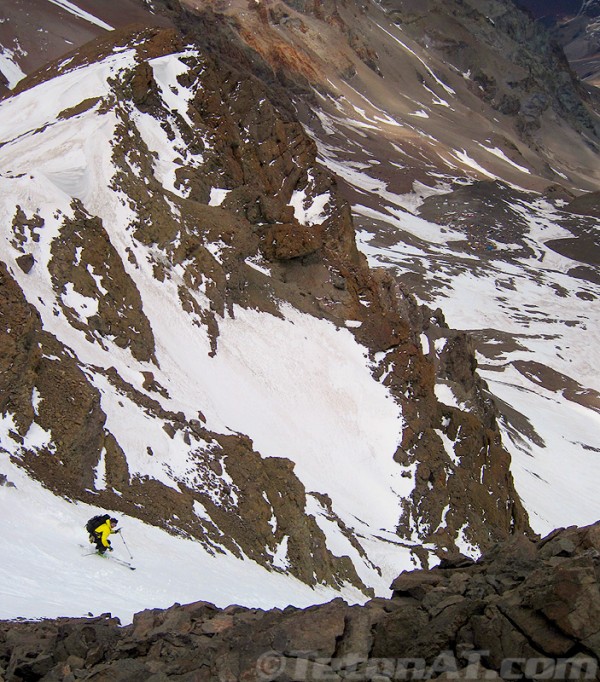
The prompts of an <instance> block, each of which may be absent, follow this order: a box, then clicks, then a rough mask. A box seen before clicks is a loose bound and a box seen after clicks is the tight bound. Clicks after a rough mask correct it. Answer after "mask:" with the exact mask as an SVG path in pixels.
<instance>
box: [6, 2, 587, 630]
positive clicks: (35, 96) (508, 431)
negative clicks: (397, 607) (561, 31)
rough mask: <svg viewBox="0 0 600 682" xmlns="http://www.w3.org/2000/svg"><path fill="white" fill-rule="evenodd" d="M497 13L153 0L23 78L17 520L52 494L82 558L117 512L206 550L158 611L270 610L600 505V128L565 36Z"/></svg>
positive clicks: (142, 549)
mask: <svg viewBox="0 0 600 682" xmlns="http://www.w3.org/2000/svg"><path fill="white" fill-rule="evenodd" d="M95 4H96V3H93V2H92V1H91V0H90V2H89V3H88V4H84V3H82V4H81V5H80V10H85V11H86V12H88V13H90V12H92V10H94V6H95ZM480 5H481V3H479V4H478V3H468V2H465V3H458V2H450V0H446V1H442V0H440V1H434V0H430V1H429V2H425V3H419V4H418V5H416V4H415V5H414V6H413V4H412V3H408V2H402V3H396V4H389V5H387V4H385V3H384V4H372V5H368V6H365V5H362V4H360V3H359V4H354V3H352V2H347V3H343V4H342V3H340V4H337V3H322V4H321V3H315V4H312V3H302V2H295V3H290V4H284V3H282V2H277V3H270V4H262V3H257V4H256V5H255V6H252V7H247V6H246V5H245V4H242V3H240V4H237V3H235V2H232V3H230V4H228V5H227V6H223V7H221V8H212V7H211V8H203V7H201V6H200V5H199V4H198V3H195V2H194V3H191V2H190V3H188V2H185V3H183V4H182V6H179V5H178V4H176V3H172V2H165V3H162V2H158V1H155V2H153V3H151V7H150V9H151V10H152V14H151V15H149V20H148V23H149V24H151V27H150V28H135V29H134V28H131V27H127V28H122V29H117V30H109V29H110V28H112V26H114V25H116V22H115V21H114V19H113V17H112V15H111V14H109V13H106V14H98V15H94V14H92V15H90V16H96V18H98V21H100V18H99V17H102V19H101V21H102V22H104V23H105V24H106V25H105V26H102V25H99V24H98V21H97V22H95V23H94V21H91V20H90V19H89V17H88V18H84V19H83V21H86V22H87V23H88V24H90V25H91V26H95V27H96V28H95V29H93V30H94V32H95V33H97V34H98V35H99V37H97V38H96V39H94V40H93V41H92V42H89V43H86V44H85V45H84V46H83V47H82V48H81V49H79V50H77V51H75V52H73V53H71V54H69V55H68V56H66V57H62V58H60V59H58V60H55V61H54V62H52V63H50V64H49V65H48V66H46V67H44V68H43V69H41V70H38V71H36V72H33V73H32V74H31V76H30V77H29V78H25V79H23V80H19V81H18V84H16V83H15V84H14V85H13V87H14V89H15V94H12V96H9V97H6V98H5V99H4V100H3V101H2V102H0V131H1V136H2V139H1V140H0V184H1V189H2V191H1V192H0V212H1V215H2V218H3V220H2V223H1V224H2V241H1V247H0V261H1V264H0V284H1V286H0V312H1V314H2V317H3V320H4V324H3V326H2V328H1V329H0V362H1V367H2V373H1V374H0V443H1V445H0V475H1V476H2V478H1V481H2V483H3V485H1V486H0V507H1V508H2V509H4V510H8V509H10V510H12V511H11V512H10V518H11V519H12V520H13V521H14V524H15V529H16V530H15V532H16V533H18V532H19V529H22V531H23V533H24V534H29V533H30V532H31V527H30V525H29V524H28V522H27V521H26V520H25V517H26V516H27V512H26V509H27V505H28V504H29V505H30V506H31V508H30V514H31V517H32V518H35V519H39V518H42V517H43V515H44V509H46V508H48V507H49V506H50V507H52V508H54V509H55V510H57V514H58V519H55V520H52V522H51V528H52V533H56V534H59V536H60V538H61V543H62V544H61V546H62V547H64V548H65V552H67V553H68V550H67V549H66V547H67V545H66V539H65V537H64V532H63V531H62V530H59V526H61V525H62V524H65V523H66V524H67V525H68V526H69V527H70V528H72V527H73V526H76V527H77V528H80V527H81V526H82V524H83V523H84V522H85V519H86V518H87V517H88V516H91V515H92V513H94V512H95V511H96V510H97V509H108V510H112V511H114V512H115V513H118V514H119V516H121V517H122V516H125V518H126V520H128V521H129V524H130V527H131V528H132V529H135V533H136V539H139V542H137V543H136V544H137V555H138V557H139V556H140V555H142V556H144V557H145V562H144V563H145V564H146V565H147V566H149V565H150V564H149V563H148V561H147V557H148V554H147V553H149V552H152V548H153V545H156V546H159V547H167V546H168V547H169V548H170V549H169V551H170V552H172V553H173V556H175V557H177V555H178V553H179V555H180V557H181V558H180V563H182V564H186V565H185V567H183V566H180V567H179V568H178V570H181V571H182V573H181V574H180V575H181V578H180V580H179V581H173V583H172V584H170V586H169V588H168V589H167V590H166V591H165V593H164V594H161V595H160V599H161V603H162V602H163V601H164V600H165V599H166V600H168V599H169V598H171V599H173V600H175V599H180V598H183V597H179V595H180V594H184V595H185V598H186V599H188V600H189V599H194V598H203V596H206V593H207V591H210V594H211V595H215V596H214V597H211V599H213V600H214V601H217V602H219V603H221V601H222V600H223V599H225V598H226V599H228V600H230V601H239V602H242V603H245V604H254V605H259V606H261V607H268V606H272V605H280V604H282V603H284V600H285V597H282V596H281V594H282V593H283V594H285V590H286V586H287V589H289V594H290V598H289V602H288V603H291V602H294V603H297V604H299V605H300V604H301V605H305V604H306V603H310V600H311V596H310V595H314V601H320V600H323V599H324V598H326V597H327V596H330V595H331V594H334V593H336V592H337V591H341V593H342V594H343V595H344V596H345V597H346V598H347V599H350V600H355V601H356V600H364V599H365V598H366V596H367V595H372V594H378V595H384V594H387V591H388V586H389V584H390V581H391V580H392V578H393V577H394V576H396V575H397V574H398V572H399V571H400V570H402V569H408V568H410V567H413V566H418V567H424V568H426V567H428V566H430V565H434V564H435V563H437V562H439V560H440V557H442V556H444V555H445V554H447V553H448V552H450V553H452V552H455V551H456V550H460V551H461V552H463V553H465V554H469V555H472V556H476V555H477V554H478V553H479V551H480V550H482V549H485V548H487V547H490V546H491V545H493V544H494V543H496V542H497V541H500V540H504V539H506V538H508V537H510V536H511V535H522V534H530V535H531V529H530V526H529V524H530V520H531V524H532V526H533V530H534V531H537V532H547V531H549V530H550V529H551V528H553V527H555V526H557V525H561V524H563V525H564V524H566V523H588V522H590V521H592V520H594V519H595V518H597V517H598V515H599V514H598V512H599V511H600V507H599V504H600V503H599V502H598V499H597V496H596V494H595V485H594V484H595V481H596V480H598V479H597V475H598V470H599V465H598V459H597V455H598V452H600V443H599V442H598V438H597V433H598V429H597V427H598V421H599V417H598V412H599V411H600V395H599V394H598V390H599V389H600V387H599V386H598V383H597V372H596V369H595V368H596V359H597V356H596V351H595V349H596V348H597V341H598V324H597V323H598V314H597V304H595V302H596V300H597V298H598V289H599V288H600V277H599V275H598V267H597V266H598V243H597V236H596V232H597V230H596V228H597V225H598V219H599V217H600V216H599V215H598V209H597V207H598V196H599V195H598V191H599V190H600V166H598V163H597V161H598V156H599V149H600V117H599V114H598V111H597V109H596V108H595V102H594V100H593V98H590V97H589V96H588V94H587V91H586V90H585V89H584V88H582V87H581V84H580V83H579V82H578V81H577V80H576V79H574V78H573V74H572V72H571V71H570V70H569V67H568V64H567V62H566V60H565V58H564V55H562V53H560V51H558V50H556V48H554V47H552V45H551V44H550V43H548V42H547V36H546V33H545V32H544V31H543V29H542V28H541V27H538V26H536V24H534V23H533V22H532V20H531V18H530V17H529V16H528V15H527V14H526V13H520V12H518V11H516V10H515V8H514V6H513V5H512V4H511V3H508V2H500V1H493V0H489V2H486V3H485V5H486V6H485V13H483V10H482V9H481V7H480ZM478 6H479V9H478ZM58 7H59V9H61V10H65V7H68V13H70V14H73V11H74V10H73V7H77V5H75V4H74V3H70V2H60V3H58ZM131 8H132V12H133V11H134V10H135V12H137V13H143V12H144V11H145V10H144V5H143V4H135V3H133V2H132V3H131ZM45 10H46V11H47V10H48V8H47V7H45ZM105 10H106V7H105ZM94 11H95V10H94ZM113 11H114V8H113ZM57 16H58V15H57ZM137 16H138V15H137V14H136V19H137ZM79 20H82V19H81V17H79ZM13 21H14V20H13V19H11V20H10V22H13ZM10 22H9V23H10ZM169 25H171V26H174V27H175V28H164V26H169ZM13 28H14V26H13ZM78 30H79V28H78ZM80 35H81V34H80ZM524 45H525V46H526V47H524ZM5 54H6V50H5ZM32 70H33V69H32ZM466 331H468V332H469V334H466V333H465V332H466ZM590 349H591V350H590ZM511 458H512V464H511ZM24 472H26V475H25V474H24ZM513 475H514V477H515V482H516V486H515V482H513ZM40 484H41V485H42V486H43V487H40ZM44 488H45V489H47V490H44ZM48 491H50V492H48ZM50 493H52V494H54V495H55V496H57V497H54V498H52V497H50ZM61 497H62V498H65V499H67V500H69V501H70V502H71V503H72V504H69V505H65V504H64V503H63V502H62V501H61V500H60V499H59V498H61ZM50 499H54V500H55V501H54V502H49V501H48V500H50ZM28 501H29V502H28ZM7 514H8V512H7ZM50 514H52V512H51V511H50ZM528 514H529V518H528ZM7 518H9V517H8V516H7ZM142 522H143V523H142ZM144 524H148V525H149V526H155V527H156V528H158V529H162V531H164V532H165V533H168V534H170V535H173V536H175V537H176V538H179V540H175V539H173V540H172V539H170V538H169V539H167V536H166V535H164V533H161V532H160V531H158V530H155V529H153V530H149V529H147V528H148V527H147V526H144ZM150 538H152V540H151V541H150ZM82 539H85V537H82ZM191 540H193V543H192V545H191V546H193V548H194V549H190V541H191ZM14 541H15V540H14V535H12V534H7V535H5V536H4V537H0V544H1V545H2V546H3V550H4V551H5V552H6V555H8V554H9V552H10V551H11V546H12V544H13V543H14ZM40 542H42V541H40ZM45 543H46V541H45V540H44V544H43V551H44V554H45V555H46V553H50V552H51V546H50V545H49V544H48V545H47V544H45ZM79 553H80V552H78V551H76V554H77V555H78V554H79ZM192 556H193V557H195V558H194V559H193V560H192ZM69 557H70V560H71V559H72V558H73V557H71V556H70V555H69ZM183 557H186V560H184V559H183ZM74 558H75V560H76V559H77V556H75V557H74ZM193 562H195V563H193ZM249 564H250V565H251V566H252V568H250V569H248V575H249V578H248V582H247V583H246V584H245V583H244V579H243V578H241V579H240V580H239V582H238V583H237V584H236V585H235V586H233V588H232V587H231V586H228V587H227V589H225V588H224V587H223V583H222V582H220V581H217V582H216V583H215V584H213V585H211V586H210V587H209V586H207V585H202V584H200V585H198V586H197V588H196V587H195V586H194V587H192V588H191V591H190V586H191V585H193V583H194V581H195V578H194V576H195V575H196V573H195V566H202V567H203V568H204V570H209V569H208V568H207V567H208V566H209V565H210V566H211V568H210V570H211V571H212V572H214V574H218V573H219V571H222V572H224V573H226V574H230V575H243V574H244V567H245V566H248V565H249ZM60 566H61V564H59V563H57V564H55V565H54V569H53V570H56V571H57V572H59V571H60V570H64V569H61V568H60ZM219 567H221V568H219ZM3 570H4V571H5V572H6V574H5V575H4V576H3V577H4V579H5V580H4V582H7V581H8V576H9V573H8V571H10V568H9V567H8V566H7V567H6V568H5V569H3ZM89 570H90V569H89V563H88V564H86V565H84V566H82V567H81V572H82V574H84V573H85V572H86V571H89ZM19 571H20V572H21V574H22V575H23V576H24V577H26V580H27V581H28V584H29V585H30V588H29V592H30V594H31V595H33V594H36V595H37V598H36V601H35V603H34V602H33V601H28V600H25V603H23V602H22V601H21V600H20V598H19V597H18V596H17V595H14V594H12V592H11V593H10V595H9V597H10V598H9V599H8V600H7V603H6V605H5V609H6V613H4V614H0V615H4V616H5V617H16V616H17V615H26V616H37V615H59V614H60V613H61V612H60V604H59V605H58V609H59V610H58V611H57V605H56V604H53V603H51V602H50V601H48V600H43V599H42V600H41V601H40V600H39V590H38V587H39V585H40V580H41V577H40V574H39V569H38V567H37V566H36V565H35V563H34V564H32V565H28V563H27V561H25V560H24V559H22V558H19ZM104 571H106V569H105V568H102V569H100V567H98V568H97V569H95V572H94V575H96V577H97V578H98V579H102V577H103V576H104V575H105V573H104ZM176 582H178V584H176ZM77 585H78V586H77V588H76V593H75V594H74V595H73V597H72V598H71V599H70V600H69V605H68V607H67V608H68V609H69V610H70V611H69V613H70V614H75V615H76V614H77V613H78V609H80V608H81V607H80V604H81V603H83V602H84V601H85V599H84V594H85V585H84V583H83V582H82V583H81V584H79V582H78V583H77ZM261 585H262V587H263V589H262V590H261ZM274 585H277V596H275V595H274V594H273V596H270V595H269V594H268V590H269V586H274ZM153 589H154V588H153ZM196 589H197V592H195V590H196ZM265 590H266V591H267V593H265ZM259 594H260V597H259ZM78 595H80V596H78ZM190 595H191V596H190ZM225 595H226V597H225ZM217 597H218V599H217ZM122 598H123V597H120V598H119V599H122ZM156 598H157V597H156V593H153V591H152V590H150V589H148V590H147V592H144V594H141V595H140V602H139V603H137V604H136V605H138V606H140V605H141V606H143V605H147V606H154V605H156V601H155V599H156ZM113 599H114V596H112V594H111V593H109V594H108V595H106V600H105V601H100V602H99V605H98V608H100V609H103V608H104V609H106V610H111V611H113V612H115V611H118V610H119V609H120V608H123V613H124V614H126V615H125V617H130V616H131V609H130V607H129V606H127V607H125V606H123V607H121V606H119V600H116V601H115V602H113V601H111V600H113Z"/></svg>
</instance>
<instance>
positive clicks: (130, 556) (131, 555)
mask: <svg viewBox="0 0 600 682" xmlns="http://www.w3.org/2000/svg"><path fill="white" fill-rule="evenodd" d="M119 535H120V536H121V540H123V544H124V545H125V549H126V550H127V551H128V552H129V558H130V559H133V554H132V553H131V550H130V549H129V547H127V543H126V542H125V538H124V537H123V532H122V531H121V532H120V533H119Z"/></svg>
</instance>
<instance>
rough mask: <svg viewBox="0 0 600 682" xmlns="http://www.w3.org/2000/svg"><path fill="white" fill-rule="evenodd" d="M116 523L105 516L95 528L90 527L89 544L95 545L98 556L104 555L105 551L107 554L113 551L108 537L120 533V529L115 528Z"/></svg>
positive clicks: (115, 520)
mask: <svg viewBox="0 0 600 682" xmlns="http://www.w3.org/2000/svg"><path fill="white" fill-rule="evenodd" d="M90 520H92V519H90ZM88 523H89V522H88ZM118 523H119V522H118V521H117V519H114V518H111V517H109V516H108V515H107V516H105V517H103V519H102V520H101V523H98V525H97V526H95V527H92V530H91V532H90V542H95V543H96V551H97V552H98V554H104V553H105V552H106V550H108V551H109V552H112V551H113V548H112V547H111V544H110V540H109V539H108V536H109V535H111V534H113V533H118V532H119V531H120V528H116V526H117V524H118ZM94 525H95V524H92V526H94Z"/></svg>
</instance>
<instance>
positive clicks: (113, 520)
mask: <svg viewBox="0 0 600 682" xmlns="http://www.w3.org/2000/svg"><path fill="white" fill-rule="evenodd" d="M117 523H119V521H118V519H111V520H110V525H111V526H116V525H117Z"/></svg>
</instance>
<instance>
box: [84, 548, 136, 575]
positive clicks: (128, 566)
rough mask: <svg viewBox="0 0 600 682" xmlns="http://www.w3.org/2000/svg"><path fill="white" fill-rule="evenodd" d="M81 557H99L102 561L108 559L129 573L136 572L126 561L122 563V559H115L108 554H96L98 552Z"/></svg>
mask: <svg viewBox="0 0 600 682" xmlns="http://www.w3.org/2000/svg"><path fill="white" fill-rule="evenodd" d="M83 556H101V557H102V558H103V559H110V561H114V562H115V563H116V564H121V566H125V567H126V568H128V569H129V570H130V571H135V570H136V569H135V566H132V565H131V564H130V563H129V562H128V561H123V559H117V557H114V556H111V555H110V554H98V552H87V553H86V554H84V555H83Z"/></svg>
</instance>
